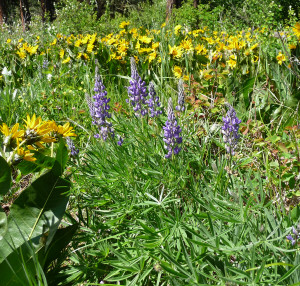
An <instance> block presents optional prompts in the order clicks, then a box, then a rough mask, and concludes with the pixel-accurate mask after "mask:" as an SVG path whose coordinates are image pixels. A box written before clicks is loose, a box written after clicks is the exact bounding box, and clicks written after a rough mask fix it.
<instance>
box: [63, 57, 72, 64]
mask: <svg viewBox="0 0 300 286" xmlns="http://www.w3.org/2000/svg"><path fill="white" fill-rule="evenodd" d="M70 60H71V58H70V57H67V58H66V59H64V60H63V61H62V63H63V64H67V63H68V62H69V61H70Z"/></svg>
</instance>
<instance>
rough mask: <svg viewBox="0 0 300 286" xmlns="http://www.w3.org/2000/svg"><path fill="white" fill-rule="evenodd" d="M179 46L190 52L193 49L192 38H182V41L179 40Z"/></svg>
mask: <svg viewBox="0 0 300 286" xmlns="http://www.w3.org/2000/svg"><path fill="white" fill-rule="evenodd" d="M180 46H181V47H182V48H183V49H184V50H185V51H186V52H192V51H193V50H194V47H193V43H192V39H184V40H183V41H181V43H180Z"/></svg>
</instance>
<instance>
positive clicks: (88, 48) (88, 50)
mask: <svg viewBox="0 0 300 286" xmlns="http://www.w3.org/2000/svg"><path fill="white" fill-rule="evenodd" d="M93 49H94V45H93V44H91V43H89V44H88V45H87V48H86V51H87V52H88V53H89V54H90V53H91V52H92V51H93Z"/></svg>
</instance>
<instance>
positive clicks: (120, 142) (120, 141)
mask: <svg viewBox="0 0 300 286" xmlns="http://www.w3.org/2000/svg"><path fill="white" fill-rule="evenodd" d="M123 142H124V139H123V138H122V137H121V136H119V141H118V142H117V144H118V145H119V146H122V144H123Z"/></svg>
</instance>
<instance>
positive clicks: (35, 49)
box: [27, 45, 39, 56]
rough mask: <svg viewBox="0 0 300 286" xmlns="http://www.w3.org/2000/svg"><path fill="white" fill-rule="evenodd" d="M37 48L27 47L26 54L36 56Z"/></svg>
mask: <svg viewBox="0 0 300 286" xmlns="http://www.w3.org/2000/svg"><path fill="white" fill-rule="evenodd" d="M38 47H39V46H38V45H36V46H31V45H29V46H28V47H27V52H28V53H29V54H30V55H31V56H32V55H34V54H36V52H37V49H38Z"/></svg>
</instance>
